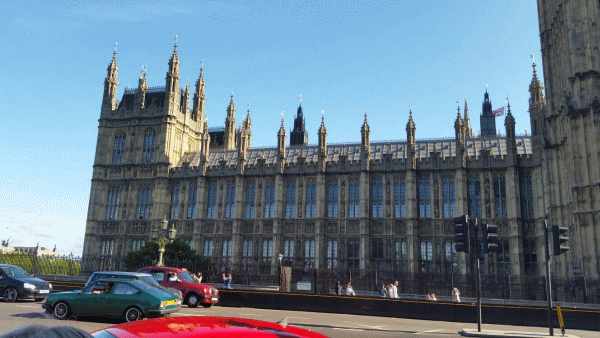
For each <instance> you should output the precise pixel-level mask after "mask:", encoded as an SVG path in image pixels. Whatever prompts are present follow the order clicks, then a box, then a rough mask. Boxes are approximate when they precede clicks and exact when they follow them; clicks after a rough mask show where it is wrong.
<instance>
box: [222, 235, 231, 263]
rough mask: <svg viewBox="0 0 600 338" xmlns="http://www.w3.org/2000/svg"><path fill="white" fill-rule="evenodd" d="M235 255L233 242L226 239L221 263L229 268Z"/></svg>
mask: <svg viewBox="0 0 600 338" xmlns="http://www.w3.org/2000/svg"><path fill="white" fill-rule="evenodd" d="M232 255H233V242H232V241H231V238H226V239H225V240H224V241H223V256H222V257H221V261H222V262H223V264H224V265H225V266H226V267H227V266H228V265H230V264H231V256H232Z"/></svg>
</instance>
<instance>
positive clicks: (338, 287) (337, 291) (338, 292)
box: [335, 282, 342, 295]
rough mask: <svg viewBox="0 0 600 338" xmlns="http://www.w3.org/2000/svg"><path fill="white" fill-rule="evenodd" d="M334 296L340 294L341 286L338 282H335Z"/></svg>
mask: <svg viewBox="0 0 600 338" xmlns="http://www.w3.org/2000/svg"><path fill="white" fill-rule="evenodd" d="M335 294H336V295H341V294H342V285H341V284H340V282H335Z"/></svg>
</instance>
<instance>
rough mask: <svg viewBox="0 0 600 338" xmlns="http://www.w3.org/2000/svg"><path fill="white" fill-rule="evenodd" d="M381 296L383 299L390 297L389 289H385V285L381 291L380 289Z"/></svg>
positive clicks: (382, 285)
mask: <svg viewBox="0 0 600 338" xmlns="http://www.w3.org/2000/svg"><path fill="white" fill-rule="evenodd" d="M379 295H380V296H381V297H383V298H386V297H387V296H388V292H387V289H386V288H385V284H381V289H379Z"/></svg>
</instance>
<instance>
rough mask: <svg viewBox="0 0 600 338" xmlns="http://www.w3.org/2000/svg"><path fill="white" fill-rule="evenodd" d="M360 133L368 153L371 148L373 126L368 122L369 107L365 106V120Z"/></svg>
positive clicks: (363, 145)
mask: <svg viewBox="0 0 600 338" xmlns="http://www.w3.org/2000/svg"><path fill="white" fill-rule="evenodd" d="M360 135H361V138H360V139H361V144H362V148H363V150H364V151H365V152H367V153H368V152H369V151H370V149H371V128H369V122H367V108H365V120H364V121H363V125H362V127H360Z"/></svg>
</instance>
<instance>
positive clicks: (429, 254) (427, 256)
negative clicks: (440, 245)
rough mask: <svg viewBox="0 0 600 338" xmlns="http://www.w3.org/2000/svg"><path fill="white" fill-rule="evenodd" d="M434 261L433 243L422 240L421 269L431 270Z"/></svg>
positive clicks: (423, 270)
mask: <svg viewBox="0 0 600 338" xmlns="http://www.w3.org/2000/svg"><path fill="white" fill-rule="evenodd" d="M432 263H433V244H432V243H431V242H430V241H427V242H426V241H421V271H422V272H430V271H431V267H432Z"/></svg>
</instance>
